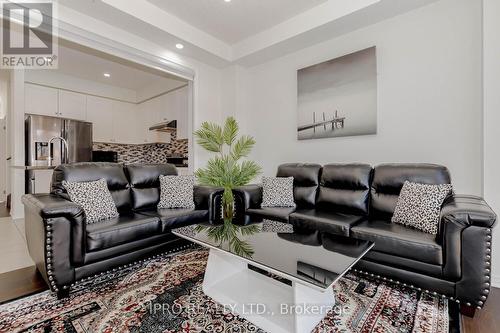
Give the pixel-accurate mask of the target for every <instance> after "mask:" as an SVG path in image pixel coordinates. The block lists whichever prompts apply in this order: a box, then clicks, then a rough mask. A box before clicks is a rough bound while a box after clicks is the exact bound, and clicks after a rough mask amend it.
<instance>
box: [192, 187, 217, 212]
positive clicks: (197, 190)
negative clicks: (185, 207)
mask: <svg viewBox="0 0 500 333" xmlns="http://www.w3.org/2000/svg"><path fill="white" fill-rule="evenodd" d="M220 190H221V188H219V187H214V186H206V185H195V186H194V204H195V207H196V209H207V210H208V209H210V198H211V195H212V194H213V193H215V192H217V191H220Z"/></svg>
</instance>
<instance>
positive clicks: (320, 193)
mask: <svg viewBox="0 0 500 333" xmlns="http://www.w3.org/2000/svg"><path fill="white" fill-rule="evenodd" d="M277 176H278V177H280V176H282V177H289V176H293V177H294V197H295V202H296V204H297V207H296V208H260V203H261V200H262V189H261V188H260V187H259V186H246V187H244V188H243V190H244V191H245V192H246V195H247V198H246V200H247V201H248V202H247V206H248V207H250V208H249V209H248V210H247V213H248V214H252V215H256V216H260V217H264V218H271V219H275V220H281V221H284V222H289V223H291V224H293V225H295V226H297V227H300V228H302V227H305V228H312V229H315V230H318V231H320V232H321V231H325V232H329V233H332V234H341V235H345V236H351V237H355V238H359V239H365V240H370V241H373V242H374V243H375V246H374V248H373V249H372V251H370V252H369V253H368V254H367V255H366V256H365V257H364V259H363V260H361V261H360V262H359V263H358V264H357V267H355V268H356V269H359V270H362V271H367V272H369V274H371V275H375V276H382V277H384V278H388V279H395V280H397V281H401V282H404V283H407V284H408V285H413V286H414V287H415V288H419V289H423V290H428V291H430V292H435V293H439V294H442V295H445V296H447V297H450V298H451V299H452V300H455V301H457V302H459V303H461V308H462V311H463V312H466V311H467V312H468V313H469V315H470V314H473V309H475V308H476V307H477V308H481V307H482V306H483V305H484V302H485V300H486V298H487V297H488V293H489V291H490V270H491V260H490V259H491V228H492V227H493V226H494V225H495V221H496V215H495V213H494V212H493V211H492V210H491V209H490V207H489V206H488V205H487V204H486V203H485V201H484V200H483V199H481V198H479V197H476V196H471V195H452V196H450V197H448V198H447V199H446V201H445V203H444V205H443V207H442V212H441V222H440V226H439V232H438V234H437V235H431V234H427V233H423V232H420V231H418V230H415V229H410V228H407V227H405V226H403V225H400V224H395V223H391V216H392V214H393V212H394V208H395V205H396V201H397V198H398V196H399V192H400V190H401V188H402V186H403V183H404V182H405V181H406V180H409V181H412V182H417V183H425V184H445V183H450V174H449V172H448V169H447V168H445V167H443V166H439V165H429V164H384V165H379V166H377V167H375V168H372V167H371V166H370V165H366V164H330V165H325V166H320V165H317V164H284V165H281V166H280V167H279V168H278V172H277Z"/></svg>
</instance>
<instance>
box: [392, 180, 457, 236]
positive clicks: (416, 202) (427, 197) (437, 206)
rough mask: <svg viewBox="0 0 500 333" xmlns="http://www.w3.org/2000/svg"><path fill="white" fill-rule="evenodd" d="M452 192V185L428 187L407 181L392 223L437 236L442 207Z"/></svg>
mask: <svg viewBox="0 0 500 333" xmlns="http://www.w3.org/2000/svg"><path fill="white" fill-rule="evenodd" d="M452 190H453V188H452V186H451V184H442V185H427V184H418V183H412V182H409V181H406V182H405V183H404V184H403V188H402V189H401V192H400V194H399V197H398V201H397V203H396V209H395V210H394V215H393V216H392V219H391V221H392V222H394V223H400V224H404V225H405V226H409V227H413V228H416V229H418V230H421V231H423V232H426V233H429V234H434V235H436V234H437V232H438V226H439V216H440V213H441V206H442V205H443V201H444V199H446V197H447V196H448V194H450V193H451V192H452Z"/></svg>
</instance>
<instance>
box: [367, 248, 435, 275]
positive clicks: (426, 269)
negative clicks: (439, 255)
mask: <svg viewBox="0 0 500 333" xmlns="http://www.w3.org/2000/svg"><path fill="white" fill-rule="evenodd" d="M363 260H368V261H373V262H377V263H379V264H382V265H387V266H391V267H394V268H400V269H404V270H408V271H412V272H416V273H420V274H424V275H431V276H435V277H439V278H441V277H443V266H441V265H432V264H428V263H425V262H422V261H418V260H412V259H407V258H403V257H400V256H395V255H391V254H387V253H382V252H378V251H368V253H366V255H365V256H364V257H363Z"/></svg>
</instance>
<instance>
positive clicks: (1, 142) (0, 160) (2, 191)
mask: <svg viewBox="0 0 500 333" xmlns="http://www.w3.org/2000/svg"><path fill="white" fill-rule="evenodd" d="M4 127H6V123H5V118H0V202H3V201H5V199H6V194H7V149H6V148H7V146H6V144H5V142H6V141H7V135H6V134H7V133H6V130H5V129H4Z"/></svg>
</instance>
